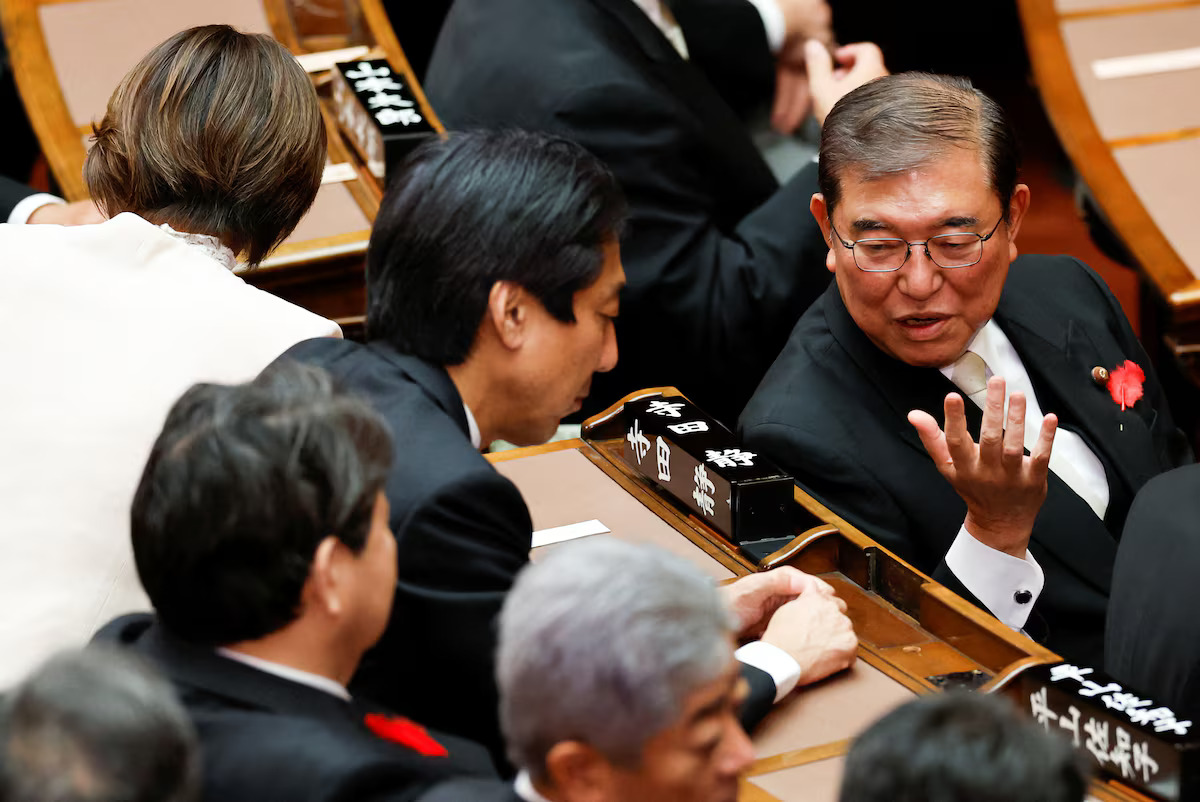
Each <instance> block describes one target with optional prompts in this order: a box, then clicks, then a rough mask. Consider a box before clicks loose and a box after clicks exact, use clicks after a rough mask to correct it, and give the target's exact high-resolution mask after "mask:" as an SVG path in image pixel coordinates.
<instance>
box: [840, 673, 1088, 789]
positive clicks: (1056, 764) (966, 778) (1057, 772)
mask: <svg viewBox="0 0 1200 802" xmlns="http://www.w3.org/2000/svg"><path fill="white" fill-rule="evenodd" d="M1086 791H1087V774H1086V771H1085V769H1084V764H1083V763H1082V761H1081V758H1080V757H1079V756H1078V755H1077V754H1076V753H1075V751H1074V750H1073V749H1072V747H1071V744H1070V742H1068V741H1067V740H1066V739H1065V738H1060V737H1056V736H1054V735H1051V734H1049V733H1047V732H1046V731H1045V730H1043V729H1042V728H1041V727H1039V726H1038V725H1037V724H1035V723H1034V722H1032V721H1029V720H1027V719H1022V718H1020V716H1019V715H1018V713H1017V711H1016V710H1015V709H1014V707H1013V706H1012V704H1011V703H1009V702H1008V700H1006V699H1000V698H996V697H992V696H985V695H983V694H974V693H966V692H954V693H946V694H935V695H933V696H926V697H922V698H920V699H917V700H915V701H912V702H909V703H907V704H904V705H902V706H900V707H898V708H896V709H895V710H893V711H892V712H891V713H888V714H887V715H886V716H884V717H883V718H881V719H880V720H879V721H877V722H875V723H874V724H873V725H871V727H870V728H869V729H867V731H866V732H864V733H863V734H862V735H860V736H859V737H858V739H857V740H856V741H855V742H854V745H853V747H851V749H850V753H849V755H848V756H847V758H846V768H845V773H844V774H843V777H842V791H841V796H840V797H839V802H1083V799H1084V796H1085V793H1086Z"/></svg>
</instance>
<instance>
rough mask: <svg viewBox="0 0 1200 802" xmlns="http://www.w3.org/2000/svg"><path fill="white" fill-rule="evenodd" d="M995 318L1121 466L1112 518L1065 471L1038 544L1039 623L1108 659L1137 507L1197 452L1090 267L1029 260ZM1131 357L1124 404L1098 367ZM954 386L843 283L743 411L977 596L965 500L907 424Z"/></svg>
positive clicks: (1036, 384) (811, 483)
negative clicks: (1107, 623)
mask: <svg viewBox="0 0 1200 802" xmlns="http://www.w3.org/2000/svg"><path fill="white" fill-rule="evenodd" d="M993 319H994V320H995V321H996V323H997V324H999V326H1000V328H1001V329H1002V330H1003V331H1004V333H1005V334H1006V335H1007V336H1008V338H1009V340H1010V341H1011V342H1012V344H1013V347H1014V348H1015V349H1016V351H1017V353H1018V354H1019V355H1020V357H1021V361H1022V362H1023V363H1024V365H1025V368H1026V370H1027V371H1028V373H1029V378H1030V381H1031V382H1032V384H1033V388H1034V392H1035V393H1036V394H1037V398H1038V402H1039V404H1040V406H1041V408H1042V411H1043V412H1047V413H1048V412H1054V413H1056V414H1057V415H1058V417H1059V423H1060V426H1061V427H1063V428H1066V429H1069V430H1071V431H1073V432H1075V433H1076V434H1078V435H1080V437H1082V438H1083V440H1084V442H1086V443H1087V445H1088V447H1089V448H1091V450H1092V451H1093V452H1094V453H1095V454H1096V456H1097V457H1098V458H1099V459H1100V461H1101V462H1102V463H1103V465H1104V469H1105V472H1106V474H1107V476H1108V483H1109V492H1110V500H1109V504H1108V509H1107V513H1106V516H1105V520H1104V521H1101V520H1099V519H1098V518H1097V517H1096V515H1095V513H1093V512H1092V510H1091V508H1089V507H1088V506H1087V504H1086V503H1085V502H1084V501H1083V500H1082V499H1080V498H1079V497H1078V496H1077V495H1076V494H1075V493H1074V492H1073V491H1071V490H1070V488H1068V487H1067V486H1066V485H1065V484H1064V483H1063V482H1062V481H1061V480H1060V479H1059V478H1058V477H1057V476H1056V475H1054V474H1051V475H1050V478H1049V491H1048V493H1047V497H1046V501H1045V504H1044V505H1043V507H1042V510H1041V512H1040V513H1039V515H1038V518H1037V521H1036V523H1035V526H1034V531H1033V537H1032V540H1031V542H1030V551H1031V552H1032V553H1033V555H1034V557H1035V558H1036V559H1037V560H1038V562H1039V563H1040V564H1041V566H1042V569H1043V570H1044V572H1045V575H1046V584H1045V588H1044V590H1043V592H1042V594H1041V597H1040V598H1039V600H1038V601H1037V603H1036V607H1035V610H1034V614H1033V615H1032V616H1031V619H1030V624H1029V625H1028V627H1027V629H1028V630H1029V631H1030V633H1031V634H1033V635H1035V636H1040V637H1042V638H1043V639H1044V640H1045V642H1046V645H1047V646H1049V647H1050V648H1051V649H1054V650H1055V651H1057V652H1059V653H1060V654H1062V655H1063V656H1064V657H1067V658H1068V659H1071V660H1076V661H1081V662H1084V663H1086V664H1088V665H1099V664H1100V659H1101V637H1102V633H1103V627H1104V614H1105V607H1106V605H1107V602H1108V595H1109V586H1110V581H1111V577H1112V566H1113V560H1114V558H1115V556H1116V548H1117V538H1118V537H1119V535H1120V532H1121V527H1122V525H1123V524H1124V521H1125V515H1126V512H1127V511H1128V509H1129V504H1130V502H1131V501H1132V500H1133V496H1134V493H1136V492H1137V490H1138V488H1140V487H1141V486H1142V485H1143V484H1145V482H1146V481H1147V480H1148V479H1150V478H1151V477H1152V476H1154V475H1156V474H1158V473H1160V472H1162V471H1164V470H1167V469H1169V468H1172V467H1174V466H1176V465H1179V464H1181V463H1183V462H1188V461H1190V459H1191V453H1190V450H1189V448H1188V446H1187V444H1186V442H1185V440H1184V439H1183V436H1182V435H1181V433H1180V432H1179V431H1178V429H1176V427H1175V424H1174V422H1173V421H1172V419H1171V413H1170V410H1169V409H1168V408H1167V403H1166V399H1165V398H1164V397H1163V392H1162V387H1161V386H1160V385H1159V383H1158V379H1157V378H1156V376H1155V375H1154V371H1153V369H1152V368H1151V366H1150V363H1149V360H1148V359H1147V358H1146V354H1145V352H1144V351H1143V350H1142V347H1141V345H1140V344H1139V343H1138V341H1137V338H1136V337H1135V336H1134V334H1133V331H1132V330H1131V329H1130V326H1129V322H1128V321H1127V320H1126V319H1125V316H1124V314H1123V313H1122V312H1121V308H1120V306H1119V305H1118V304H1117V301H1116V299H1115V298H1114V297H1113V295H1112V293H1111V292H1109V290H1108V288H1107V286H1105V284H1104V282H1103V280H1102V279H1100V277H1099V276H1097V275H1096V274H1095V273H1094V272H1092V270H1091V269H1090V268H1088V267H1087V266H1086V265H1084V264H1082V263H1081V262H1079V261H1077V260H1075V259H1071V258H1068V257H1050V256H1026V257H1021V258H1020V259H1018V260H1017V261H1016V262H1014V263H1013V265H1012V267H1011V268H1010V270H1009V275H1008V279H1007V282H1006V283H1005V286H1004V292H1003V294H1002V296H1001V298H1000V303H999V305H998V307H997V309H996V312H995V315H994V318H993ZM1126 359H1131V360H1133V361H1134V362H1136V363H1137V364H1138V365H1140V366H1142V368H1144V370H1145V372H1146V383H1145V397H1144V398H1143V399H1142V400H1140V401H1138V402H1137V403H1136V404H1135V405H1134V406H1133V407H1131V408H1130V409H1128V410H1127V411H1125V412H1122V411H1121V409H1120V407H1119V406H1117V405H1116V404H1114V403H1113V401H1112V399H1111V398H1110V396H1109V394H1108V392H1107V390H1106V389H1105V388H1104V387H1101V386H1099V385H1097V384H1096V383H1095V381H1094V380H1093V379H1092V374H1091V371H1092V368H1093V367H1095V366H1103V367H1106V368H1108V369H1110V370H1111V369H1112V368H1115V367H1117V366H1119V365H1121V364H1122V363H1123V362H1124V361H1125V360H1126ZM950 392H957V388H955V386H954V385H953V384H952V383H951V382H950V381H949V380H948V379H946V378H945V377H944V376H943V375H942V374H941V373H940V372H939V371H938V370H937V369H936V368H915V367H911V366H909V365H906V364H904V363H902V362H899V361H897V360H895V359H892V358H891V357H889V356H887V355H885V354H884V353H883V352H882V351H880V350H879V349H878V348H876V347H875V346H874V345H873V344H872V343H871V341H870V340H869V339H868V338H867V337H866V336H865V335H864V334H863V333H862V331H861V330H860V329H859V328H858V326H857V325H856V324H855V323H854V320H853V319H852V318H851V317H850V315H849V313H848V312H847V311H846V308H845V306H844V305H843V303H842V300H841V296H840V295H839V293H838V290H837V286H836V284H835V285H833V286H831V287H830V288H829V290H828V291H827V292H826V293H825V295H824V296H823V297H822V298H821V300H820V301H819V302H818V303H817V304H815V305H814V306H813V308H812V309H810V310H809V311H808V312H807V313H806V314H805V315H804V317H803V318H802V319H801V320H800V322H799V323H798V324H797V326H796V329H795V331H794V332H792V337H791V339H790V340H789V341H788V344H787V346H786V348H785V349H784V351H783V353H781V354H780V356H779V358H778V359H777V360H776V362H775V364H774V365H773V366H772V367H771V370H770V371H769V372H768V373H767V376H766V378H764V379H763V382H762V385H761V386H759V388H758V390H757V391H756V392H755V394H754V398H753V399H752V400H751V401H750V404H749V405H748V406H747V407H746V410H745V411H744V412H743V414H742V417H741V421H740V431H741V434H742V436H743V437H744V439H745V441H746V443H747V445H748V446H749V447H750V448H752V449H754V450H759V451H761V452H762V453H765V454H767V455H769V456H770V457H771V458H772V459H774V460H775V461H776V462H778V463H779V464H780V466H781V467H783V468H784V469H785V470H787V471H789V472H792V473H793V474H794V475H795V477H796V480H797V482H798V483H799V484H800V485H801V486H802V487H804V488H805V489H806V490H808V491H809V492H810V493H812V494H813V495H814V496H816V497H817V498H818V499H820V500H821V501H822V502H824V503H825V504H826V505H828V506H829V507H830V508H831V509H832V510H833V511H834V512H836V513H837V514H839V515H841V516H842V517H844V518H845V519H846V520H848V521H849V522H850V523H852V524H854V525H855V526H857V527H859V528H860V529H862V530H863V531H864V532H865V533H866V534H867V535H869V536H870V537H872V538H874V539H875V540H877V541H879V543H881V544H882V545H883V546H886V547H887V548H889V549H891V550H892V551H894V552H896V553H897V554H899V555H900V556H901V557H903V558H905V559H907V560H909V561H910V562H912V563H913V564H914V565H916V567H917V568H919V569H921V570H922V571H925V572H927V573H929V574H931V575H933V576H934V578H936V579H938V580H939V581H941V582H943V583H945V584H946V585H948V586H950V587H951V588H952V589H954V590H955V591H957V592H959V593H960V594H962V595H964V596H967V597H968V598H971V596H970V594H969V593H967V591H966V589H965V588H964V587H963V586H962V585H961V583H959V582H958V580H957V579H956V578H955V577H954V576H953V574H952V573H951V572H950V571H949V569H948V568H947V567H946V565H945V562H944V557H945V555H946V552H947V550H948V549H949V547H950V545H951V543H952V542H953V541H954V538H955V536H956V534H957V532H958V530H959V527H960V526H961V524H962V521H963V518H964V516H965V515H966V505H965V504H964V502H963V501H962V499H961V498H959V496H958V494H956V493H955V492H954V490H953V488H951V486H950V484H949V483H948V482H947V481H946V480H945V479H943V478H942V476H941V475H940V474H939V473H938V472H937V468H936V467H935V466H934V464H933V461H932V460H931V459H930V458H929V456H928V455H927V454H926V452H925V449H924V448H923V447H922V445H921V441H920V439H919V438H918V437H917V434H916V431H915V430H914V429H913V428H912V426H911V425H910V424H909V423H908V422H907V420H906V416H907V414H908V412H909V410H912V409H923V410H925V411H926V412H928V413H930V414H931V415H933V416H934V417H935V418H936V419H938V421H939V422H941V421H943V419H944V414H943V411H942V410H943V407H942V403H943V399H944V398H945V396H946V394H947V393H950ZM966 412H967V419H968V423H969V426H970V430H971V433H972V435H973V436H974V437H975V438H976V439H977V438H978V434H979V427H980V423H981V419H982V412H981V411H980V410H979V409H978V408H977V407H976V406H975V405H974V404H971V403H968V404H966ZM1122 425H1123V426H1124V428H1123V429H1122V428H1121V427H1122ZM972 600H973V601H974V599H972Z"/></svg>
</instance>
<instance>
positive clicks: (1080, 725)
mask: <svg viewBox="0 0 1200 802" xmlns="http://www.w3.org/2000/svg"><path fill="white" fill-rule="evenodd" d="M1018 688H1019V692H1020V694H1021V696H1020V699H1021V700H1022V704H1025V705H1028V710H1029V713H1030V714H1031V715H1032V716H1033V718H1034V720H1035V721H1036V722H1037V723H1038V724H1040V725H1042V726H1043V727H1045V728H1046V730H1047V731H1048V732H1054V733H1058V734H1059V735H1061V736H1063V737H1065V738H1067V739H1068V740H1070V741H1071V742H1072V744H1073V745H1074V746H1075V748H1076V749H1078V750H1080V751H1081V752H1082V753H1083V754H1084V755H1086V756H1087V758H1088V759H1089V760H1090V761H1091V763H1092V764H1093V765H1094V766H1095V767H1096V768H1097V769H1098V770H1099V771H1100V772H1102V773H1103V774H1105V775H1107V776H1109V777H1112V778H1113V779H1114V780H1117V781H1119V782H1122V783H1124V784H1125V785H1129V786H1132V787H1134V788H1136V789H1138V790H1140V791H1143V792H1145V793H1148V794H1151V795H1153V796H1155V797H1157V798H1160V799H1166V800H1171V802H1176V801H1177V800H1185V799H1196V798H1198V797H1197V796H1196V794H1197V793H1198V792H1200V740H1197V738H1196V733H1195V727H1194V726H1193V724H1192V722H1191V721H1189V720H1184V719H1181V718H1180V717H1179V716H1177V715H1176V714H1175V712H1174V711H1172V710H1171V709H1170V708H1168V707H1166V706H1164V705H1161V704H1159V703H1157V702H1155V701H1154V700H1152V699H1150V698H1148V697H1145V696H1143V695H1142V694H1140V693H1139V692H1138V691H1136V690H1134V689H1132V688H1129V687H1127V686H1123V685H1122V684H1120V683H1118V682H1116V681H1115V680H1113V679H1112V678H1111V677H1109V676H1107V675H1106V674H1102V673H1101V672H1099V671H1097V670H1095V669H1092V668H1087V667H1082V666H1076V665H1072V664H1070V663H1060V664H1058V665H1050V666H1046V665H1039V666H1034V667H1032V668H1029V669H1027V670H1025V671H1024V672H1022V674H1021V676H1020V680H1019V685H1018Z"/></svg>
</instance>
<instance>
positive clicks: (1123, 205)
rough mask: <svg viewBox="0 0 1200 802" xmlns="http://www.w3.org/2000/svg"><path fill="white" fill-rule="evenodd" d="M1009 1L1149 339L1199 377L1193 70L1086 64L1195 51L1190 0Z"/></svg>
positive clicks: (1199, 15)
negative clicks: (1126, 268) (1130, 262)
mask: <svg viewBox="0 0 1200 802" xmlns="http://www.w3.org/2000/svg"><path fill="white" fill-rule="evenodd" d="M1020 9H1021V18H1022V22H1023V24H1024V27H1025V38H1026V42H1027V43H1028V46H1029V54H1030V58H1031V60H1032V63H1033V70H1034V75H1035V77H1036V79H1037V87H1038V90H1039V91H1040V92H1041V95H1042V100H1043V103H1044V105H1045V107H1046V111H1047V113H1048V114H1049V116H1050V119H1051V121H1052V122H1053V124H1054V127H1055V130H1056V131H1057V133H1058V137H1059V139H1060V141H1061V142H1062V143H1063V146H1064V147H1065V148H1066V150H1067V153H1068V154H1069V155H1070V157H1071V160H1072V161H1073V162H1074V164H1075V167H1076V169H1077V170H1078V171H1079V174H1080V176H1081V177H1082V178H1083V180H1084V182H1086V184H1087V185H1088V187H1089V188H1090V189H1091V191H1092V193H1093V194H1094V195H1095V198H1096V201H1097V203H1098V204H1099V206H1100V208H1101V210H1102V211H1103V212H1104V214H1105V216H1106V217H1107V218H1108V221H1109V223H1110V224H1111V225H1112V227H1113V229H1114V230H1115V231H1116V233H1117V234H1118V235H1119V236H1120V237H1121V239H1122V240H1124V242H1125V244H1126V246H1127V247H1128V248H1129V250H1130V252H1131V253H1132V254H1133V256H1134V257H1135V258H1136V259H1137V261H1138V263H1139V265H1140V268H1141V270H1142V272H1143V275H1144V277H1145V279H1146V281H1147V283H1148V284H1149V286H1150V287H1151V289H1152V290H1153V295H1154V296H1155V300H1156V302H1157V306H1158V307H1159V310H1158V311H1159V314H1160V315H1161V317H1162V318H1163V319H1162V321H1161V323H1160V324H1159V325H1158V329H1159V331H1156V332H1155V333H1156V335H1161V336H1163V337H1165V340H1166V345H1167V347H1168V348H1169V349H1170V350H1171V351H1172V352H1173V353H1174V354H1175V355H1176V356H1177V357H1179V358H1180V359H1181V360H1182V361H1183V362H1184V363H1185V366H1186V367H1188V368H1189V372H1190V374H1191V377H1192V379H1193V381H1196V382H1197V383H1200V360H1198V359H1197V357H1198V356H1200V226H1198V225H1196V215H1197V214H1198V213H1200V68H1192V69H1185V70H1176V71H1166V72H1154V73H1147V74H1140V75H1134V76H1129V77H1113V78H1102V77H1100V76H1099V73H1098V72H1097V70H1098V67H1097V62H1100V67H1099V69H1101V70H1102V69H1103V67H1104V66H1105V60H1107V59H1112V58H1117V57H1128V56H1139V55H1145V54H1152V53H1162V52H1165V51H1177V50H1185V49H1189V48H1200V2H1197V0H1165V1H1162V0H1020ZM1109 64H1111V62H1109ZM1144 328H1145V327H1144ZM1146 339H1147V340H1149V339H1150V338H1148V337H1147V338H1146ZM1155 339H1157V337H1156V338H1155ZM1146 345H1147V347H1148V348H1149V349H1150V350H1151V352H1152V353H1153V352H1154V351H1155V350H1156V349H1157V347H1158V343H1157V342H1150V341H1147V343H1146Z"/></svg>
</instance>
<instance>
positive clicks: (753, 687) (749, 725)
mask: <svg viewBox="0 0 1200 802" xmlns="http://www.w3.org/2000/svg"><path fill="white" fill-rule="evenodd" d="M738 666H739V667H740V668H741V670H742V678H743V679H745V680H746V683H747V684H748V685H749V686H750V693H749V694H748V695H747V696H746V701H745V702H743V703H742V709H741V710H740V711H739V712H738V719H739V720H740V721H741V722H742V729H744V730H745V731H746V732H753V731H754V728H755V727H757V726H758V723H759V722H760V721H762V720H763V719H764V718H765V717H766V715H767V713H769V712H771V706H772V705H774V704H775V681H774V680H772V679H771V675H770V674H768V673H767V672H765V671H763V670H762V669H761V668H755V667H754V666H752V665H748V664H746V663H739V664H738Z"/></svg>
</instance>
